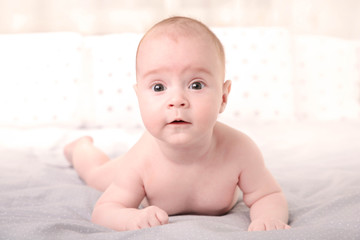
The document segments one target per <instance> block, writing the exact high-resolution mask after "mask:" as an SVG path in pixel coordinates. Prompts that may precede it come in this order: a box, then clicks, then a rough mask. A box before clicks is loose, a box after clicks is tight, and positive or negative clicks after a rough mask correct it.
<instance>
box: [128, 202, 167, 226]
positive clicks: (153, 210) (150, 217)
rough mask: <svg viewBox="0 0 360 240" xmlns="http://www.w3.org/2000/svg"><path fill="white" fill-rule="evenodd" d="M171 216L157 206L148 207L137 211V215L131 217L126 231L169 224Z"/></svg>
mask: <svg viewBox="0 0 360 240" xmlns="http://www.w3.org/2000/svg"><path fill="white" fill-rule="evenodd" d="M168 221H169V216H168V215H167V213H166V212H165V211H164V210H162V209H160V208H158V207H155V206H150V207H146V208H144V209H140V210H137V211H136V214H134V215H132V216H129V220H128V222H127V227H126V230H137V229H142V228H150V227H155V226H159V225H163V224H167V223H168Z"/></svg>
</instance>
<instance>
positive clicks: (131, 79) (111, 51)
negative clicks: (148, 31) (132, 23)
mask: <svg viewBox="0 0 360 240" xmlns="http://www.w3.org/2000/svg"><path fill="white" fill-rule="evenodd" d="M141 37H142V35H141V34H133V33H122V34H113V35H106V36H93V37H86V38H85V45H86V48H87V49H88V50H89V53H88V54H89V59H90V63H88V64H89V66H91V68H90V69H89V70H90V75H89V78H90V79H91V82H92V84H91V86H90V87H89V90H90V92H91V96H92V98H91V99H92V101H93V102H91V106H92V107H91V109H89V112H88V114H89V115H88V117H87V118H86V119H87V121H86V126H88V127H125V128H140V127H141V126H142V121H141V116H140V112H139V109H138V102H137V98H136V94H135V90H134V88H133V86H134V85H135V83H136V76H135V58H136V56H135V55H136V50H137V45H138V43H139V41H140V39H141Z"/></svg>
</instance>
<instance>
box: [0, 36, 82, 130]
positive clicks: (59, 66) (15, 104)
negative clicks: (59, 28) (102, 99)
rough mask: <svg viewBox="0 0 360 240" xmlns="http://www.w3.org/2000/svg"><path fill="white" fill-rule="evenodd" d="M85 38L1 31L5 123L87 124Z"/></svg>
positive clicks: (0, 100)
mask: <svg viewBox="0 0 360 240" xmlns="http://www.w3.org/2000/svg"><path fill="white" fill-rule="evenodd" d="M81 46H82V37H81V36H80V35H78V34H74V33H51V34H50V33H47V34H23V35H20V34H19V35H0V52H1V54H0V66H1V71H0V86H1V87H0V109H1V115H0V127H33V126H44V125H51V124H57V125H61V126H75V127H76V126H79V125H81V118H82V116H81V114H82V113H81V111H79V109H81V108H80V104H81V99H80V98H81V94H80V88H81V86H80V85H81V84H82V83H81V82H82V68H83V65H82V53H81V51H82V48H81Z"/></svg>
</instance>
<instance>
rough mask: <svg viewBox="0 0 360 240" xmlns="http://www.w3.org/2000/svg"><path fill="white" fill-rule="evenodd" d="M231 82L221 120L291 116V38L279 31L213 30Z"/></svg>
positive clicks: (273, 118) (266, 118) (271, 118)
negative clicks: (222, 50) (222, 48)
mask: <svg viewBox="0 0 360 240" xmlns="http://www.w3.org/2000/svg"><path fill="white" fill-rule="evenodd" d="M214 32H215V33H216V34H217V36H218V37H219V39H220V40H221V41H222V43H223V45H224V48H225V53H226V78H227V79H230V80H232V89H231V93H230V96H229V103H228V106H227V109H226V110H225V112H224V113H223V114H221V117H220V119H222V120H223V121H239V120H246V121H253V120H287V119H292V118H293V117H294V106H293V88H292V68H293V65H292V56H291V51H290V50H291V37H290V34H289V32H288V31H287V30H285V29H282V28H261V27H259V28H224V29H214Z"/></svg>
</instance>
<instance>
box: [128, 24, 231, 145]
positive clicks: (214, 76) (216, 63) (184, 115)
mask: <svg viewBox="0 0 360 240" xmlns="http://www.w3.org/2000/svg"><path fill="white" fill-rule="evenodd" d="M224 76H225V54H224V49H223V46H222V44H221V42H220V41H219V39H218V38H217V37H216V36H215V34H214V33H212V32H211V31H210V30H209V28H208V27H206V26H205V25H204V24H202V23H200V22H199V21H196V20H193V19H190V18H185V17H173V18H169V19H166V20H163V21H162V22H160V23H158V24H156V25H155V26H154V27H152V28H151V29H150V30H149V31H148V32H147V33H146V34H145V36H144V37H143V39H142V40H141V42H140V44H139V46H138V51H137V55H136V81H137V82H136V86H135V90H136V93H137V97H138V101H139V107H140V112H141V116H142V119H143V122H144V125H145V127H146V128H147V129H148V130H149V132H150V133H151V134H152V135H153V136H155V137H156V138H158V139H162V140H164V141H167V142H173V143H175V142H176V143H177V144H180V142H182V143H189V142H192V140H196V139H198V138H199V137H200V138H201V137H203V136H204V135H207V136H209V135H211V131H212V129H213V127H214V126H215V123H216V121H217V117H218V114H219V113H221V112H222V111H223V110H224V108H225V106H226V102H227V97H228V94H229V92H230V86H231V82H230V81H226V82H225V83H224ZM165 139H167V140H165ZM171 139H172V140H171ZM174 139H176V140H174ZM186 139H187V140H186Z"/></svg>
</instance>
